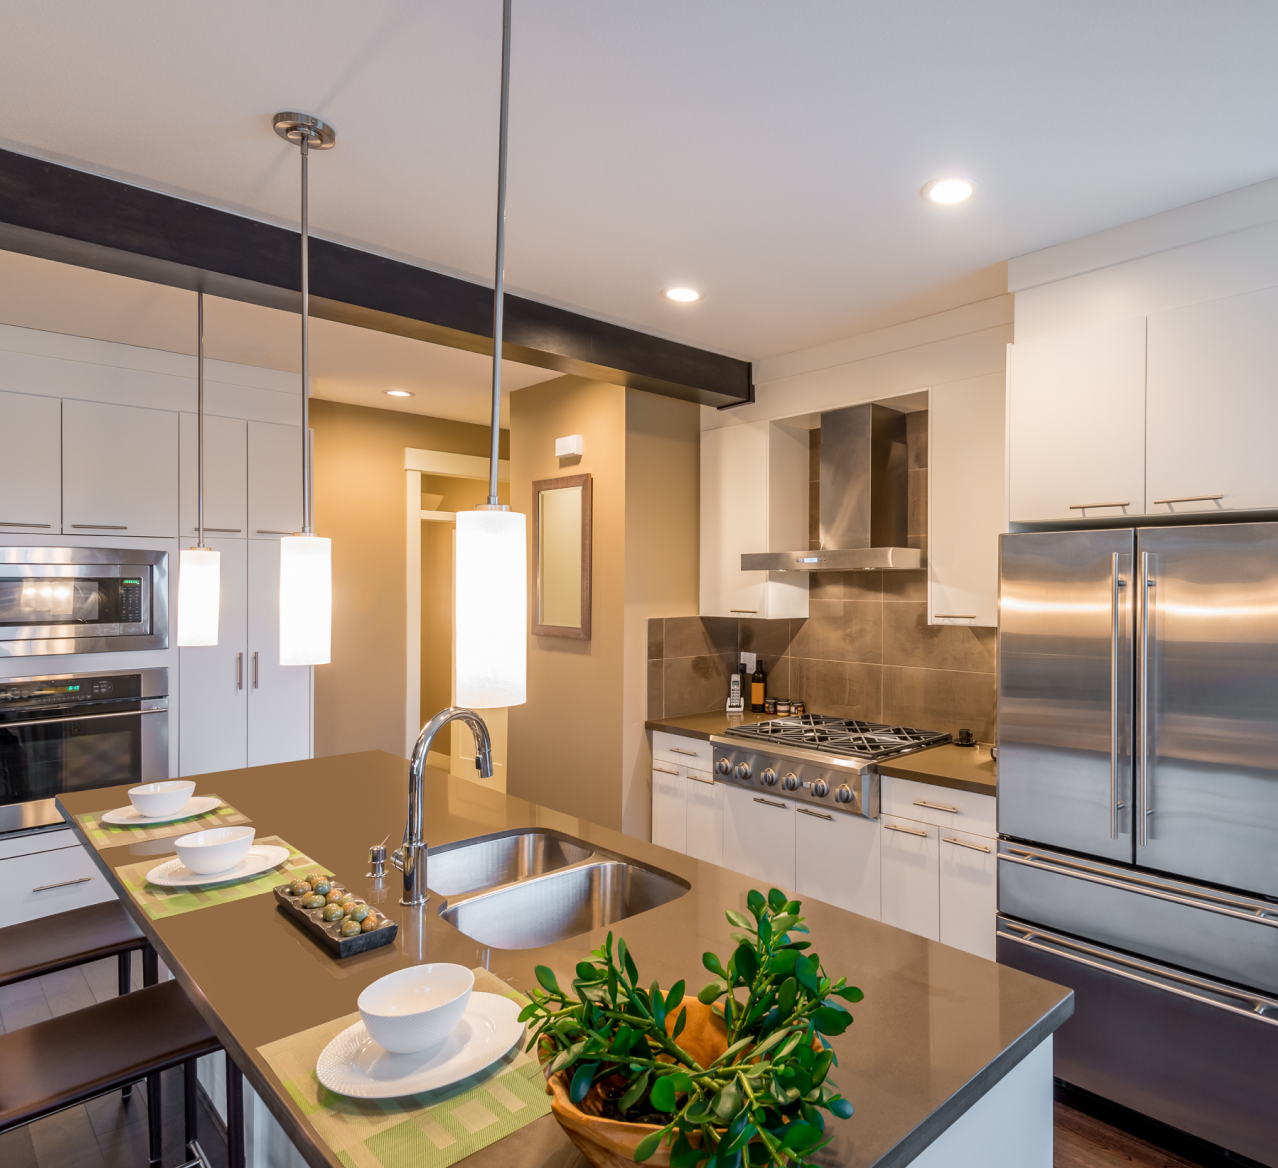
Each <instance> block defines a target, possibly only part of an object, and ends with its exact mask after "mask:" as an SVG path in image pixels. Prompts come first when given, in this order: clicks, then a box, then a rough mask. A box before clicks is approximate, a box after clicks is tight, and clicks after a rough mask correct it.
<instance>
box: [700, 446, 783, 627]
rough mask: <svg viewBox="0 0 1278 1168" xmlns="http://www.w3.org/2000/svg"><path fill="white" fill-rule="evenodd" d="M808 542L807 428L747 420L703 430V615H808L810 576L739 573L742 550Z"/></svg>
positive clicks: (743, 551) (771, 616)
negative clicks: (742, 422) (741, 423)
mask: <svg viewBox="0 0 1278 1168" xmlns="http://www.w3.org/2000/svg"><path fill="white" fill-rule="evenodd" d="M807 546H808V431H806V430H802V429H797V428H795V427H791V426H783V425H780V424H778V423H776V422H747V423H745V424H744V425H738V426H725V427H723V428H721V429H718V430H704V431H702V434H701V604H700V615H701V616H726V617H731V616H759V617H767V618H777V617H806V616H807V615H808V579H807V577H806V576H804V575H802V574H800V573H796V572H743V571H742V570H741V556H742V553H748V552H768V551H777V552H784V551H795V550H796V549H801V548H806V547H807Z"/></svg>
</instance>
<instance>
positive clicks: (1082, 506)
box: [1069, 499, 1166, 511]
mask: <svg viewBox="0 0 1278 1168" xmlns="http://www.w3.org/2000/svg"><path fill="white" fill-rule="evenodd" d="M1165 501H1166V500H1165ZM1131 505H1132V501H1131V500H1130V499H1128V500H1127V501H1126V502H1125V503H1071V504H1070V505H1069V509H1070V510H1071V511H1087V510H1089V509H1090V508H1092V507H1130V506H1131Z"/></svg>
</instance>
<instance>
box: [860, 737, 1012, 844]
mask: <svg viewBox="0 0 1278 1168" xmlns="http://www.w3.org/2000/svg"><path fill="white" fill-rule="evenodd" d="M972 749H973V750H978V749H980V748H979V747H973V748H972ZM879 782H880V784H881V785H880V788H879V792H880V794H879V798H880V799H881V801H882V807H883V813H884V814H885V815H896V816H901V817H903V818H905V819H917V820H919V821H920V822H922V823H933V824H935V825H936V826H937V827H952V828H957V829H958V830H959V831H964V832H968V833H975V834H976V835H985V836H991V837H993V836H997V835H998V829H997V828H996V827H995V822H996V816H997V803H996V801H995V799H994V796H993V795H978V794H976V792H974V791H958V790H954V789H953V788H951V787H938V786H934V785H933V784H932V783H919V782H916V781H915V780H913V779H902V778H900V777H898V776H895V775H884V776H883V777H882V778H881V779H880V780H879Z"/></svg>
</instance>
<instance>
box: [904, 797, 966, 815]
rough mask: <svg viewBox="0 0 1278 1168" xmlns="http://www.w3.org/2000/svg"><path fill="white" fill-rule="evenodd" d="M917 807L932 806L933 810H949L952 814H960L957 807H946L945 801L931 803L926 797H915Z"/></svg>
mask: <svg viewBox="0 0 1278 1168" xmlns="http://www.w3.org/2000/svg"><path fill="white" fill-rule="evenodd" d="M914 806H915V807H930V808H932V810H933V811H948V812H949V813H950V814H951V815H957V814H959V809H958V808H957V807H946V806H945V804H944V803H929V802H928V801H927V800H926V799H915V800H914Z"/></svg>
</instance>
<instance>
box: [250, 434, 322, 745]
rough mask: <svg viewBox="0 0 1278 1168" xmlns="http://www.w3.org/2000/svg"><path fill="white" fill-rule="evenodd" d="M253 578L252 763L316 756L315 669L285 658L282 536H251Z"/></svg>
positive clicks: (251, 638) (251, 579)
mask: <svg viewBox="0 0 1278 1168" xmlns="http://www.w3.org/2000/svg"><path fill="white" fill-rule="evenodd" d="M250 437H251V431H250ZM250 497H251V496H250ZM248 578H249V592H248V596H249V601H248V659H247V661H246V663H245V674H246V677H247V679H248V680H247V681H246V682H245V685H246V687H247V688H248V690H249V700H248V765H249V766H263V765H265V764H266V763H273V762H292V761H294V760H295V759H299V758H310V757H311V669H310V667H308V666H299V665H281V664H280V548H279V543H278V542H277V541H275V540H273V539H272V540H268V539H250V540H249V541H248Z"/></svg>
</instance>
